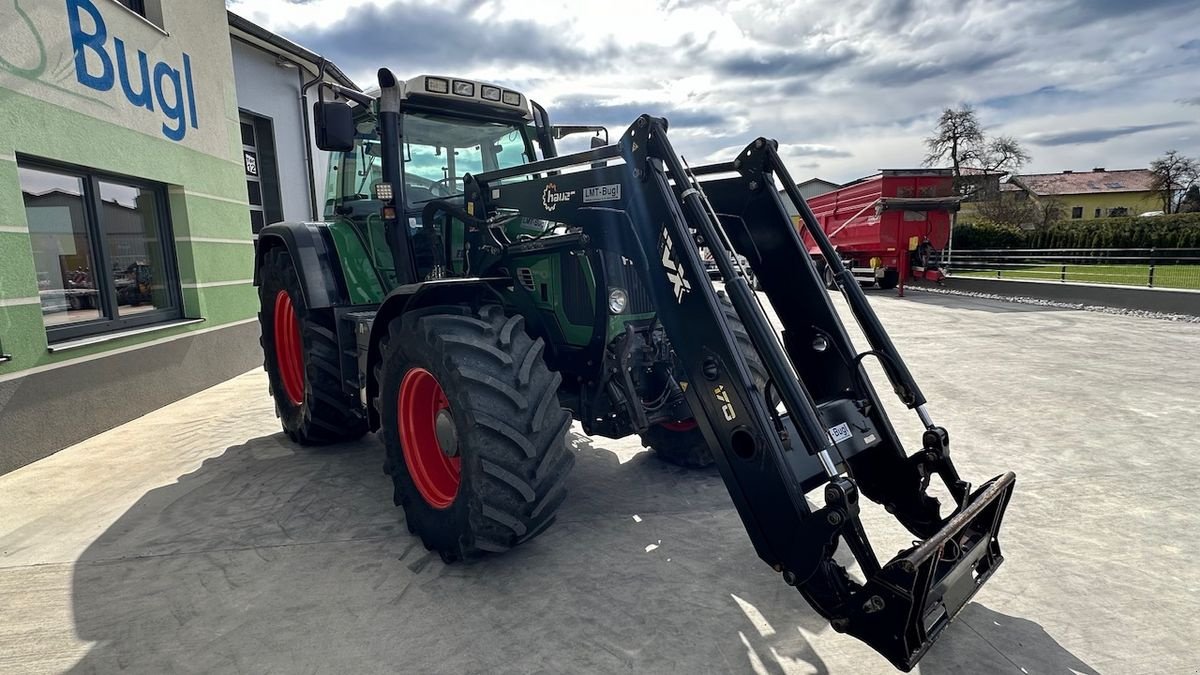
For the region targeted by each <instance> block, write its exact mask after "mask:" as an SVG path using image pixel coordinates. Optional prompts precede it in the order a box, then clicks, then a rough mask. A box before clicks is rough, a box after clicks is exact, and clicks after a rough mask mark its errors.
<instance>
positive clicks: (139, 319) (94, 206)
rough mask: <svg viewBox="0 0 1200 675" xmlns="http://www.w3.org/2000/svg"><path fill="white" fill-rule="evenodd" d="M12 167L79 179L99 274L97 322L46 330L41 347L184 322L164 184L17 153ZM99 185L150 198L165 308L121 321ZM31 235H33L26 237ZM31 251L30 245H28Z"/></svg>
mask: <svg viewBox="0 0 1200 675" xmlns="http://www.w3.org/2000/svg"><path fill="white" fill-rule="evenodd" d="M17 166H18V167H19V168H22V169H31V170H34V171H45V172H49V173H57V174H61V175H67V176H71V177H73V178H78V179H79V180H80V181H81V182H82V184H83V195H82V196H81V199H82V200H83V217H84V226H85V227H86V228H87V233H88V239H89V241H90V247H91V250H90V251H89V253H91V256H92V260H93V261H94V263H93V264H94V265H95V266H96V268H97V269H99V270H104V273H103V274H97V275H95V278H96V286H97V291H99V293H98V300H99V302H98V309H99V310H100V314H101V317H100V318H99V319H91V320H87V321H78V322H74V323H68V324H63V325H61V326H46V325H44V324H43V328H44V329H45V331H46V342H47V343H48V344H50V345H54V344H56V343H59V342H63V341H67V340H74V339H77V338H81V337H92V336H96V335H103V334H105V333H116V332H120V331H123V330H128V329H131V328H140V327H142V326H149V325H153V324H158V323H166V322H169V321H174V320H177V319H180V318H182V316H183V289H182V286H181V285H180V275H179V260H178V255H177V253H176V250H175V235H174V228H173V227H172V224H171V212H170V209H169V208H168V203H167V186H166V185H165V184H163V183H158V182H155V181H151V180H147V179H144V178H138V177H136V176H126V175H123V174H118V173H111V172H107V171H101V170H98V169H93V168H91V167H87V166H82V165H79V164H71V163H68V162H59V161H54V160H48V159H44V158H41V157H32V156H29V155H25V154H22V153H17ZM100 183H119V184H121V185H127V186H129V187H134V188H137V189H139V190H146V191H149V192H152V193H153V194H154V206H155V209H154V210H155V214H154V215H155V218H156V220H157V224H158V238H159V241H160V242H162V248H163V251H162V263H163V267H164V269H163V276H164V280H163V285H164V287H165V291H166V297H167V299H168V300H169V301H170V306H168V307H163V308H155V309H150V310H145V311H141V312H138V313H137V314H135V315H132V316H126V317H122V316H120V312H119V299H118V298H117V290H116V286H115V285H114V284H113V282H112V277H111V273H112V272H111V263H110V259H109V252H108V247H107V245H106V240H105V229H104V223H103V222H102V221H101V218H100V214H101V213H103V203H102V200H101V196H100ZM24 202H25V200H24V197H22V198H21V208H22V209H24V208H25V204H24ZM31 234H32V233H31ZM31 245H32V242H31Z"/></svg>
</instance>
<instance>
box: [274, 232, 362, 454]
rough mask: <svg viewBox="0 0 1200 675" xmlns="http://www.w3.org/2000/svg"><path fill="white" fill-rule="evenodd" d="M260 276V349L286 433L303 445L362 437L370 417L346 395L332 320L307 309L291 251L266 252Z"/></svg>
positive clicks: (357, 402)
mask: <svg viewBox="0 0 1200 675" xmlns="http://www.w3.org/2000/svg"><path fill="white" fill-rule="evenodd" d="M260 272H261V279H262V283H261V285H260V286H259V289H258V295H259V303H260V307H261V311H259V313H258V322H259V324H260V326H261V328H262V330H261V333H260V337H259V344H260V345H262V350H263V368H264V369H265V370H266V371H267V379H268V381H269V382H270V393H271V396H272V397H274V399H275V415H276V416H277V417H279V421H280V423H281V424H282V425H283V431H284V433H286V434H287V435H288V437H289V438H291V439H292V440H293V441H295V442H297V443H300V444H301V445H322V444H326V443H336V442H338V441H351V440H355V439H357V438H360V437H362V435H363V434H365V433H366V432H367V417H366V411H365V410H363V409H362V406H361V405H360V404H359V401H358V397H356V396H352V395H349V394H346V393H345V391H344V390H343V389H342V380H341V378H342V369H341V365H340V358H339V350H338V345H337V334H336V332H335V326H334V323H333V315H332V314H331V313H328V312H323V311H319V310H318V311H310V310H309V309H308V307H307V306H306V305H305V303H304V294H303V293H302V292H301V291H300V280H299V277H298V276H297V274H296V268H295V265H294V264H293V263H292V256H291V255H290V254H289V253H288V251H287V249H284V248H273V249H271V250H270V251H268V252H267V254H266V256H265V258H264V260H263V266H262V269H261V270H260Z"/></svg>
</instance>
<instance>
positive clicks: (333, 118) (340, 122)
mask: <svg viewBox="0 0 1200 675" xmlns="http://www.w3.org/2000/svg"><path fill="white" fill-rule="evenodd" d="M313 126H314V128H315V130H316V134H317V147H318V148H320V149H322V150H326V151H328V152H350V151H351V150H353V149H354V133H355V128H354V113H353V112H352V111H351V110H350V106H349V104H346V103H343V102H340V101H317V102H316V103H314V104H313Z"/></svg>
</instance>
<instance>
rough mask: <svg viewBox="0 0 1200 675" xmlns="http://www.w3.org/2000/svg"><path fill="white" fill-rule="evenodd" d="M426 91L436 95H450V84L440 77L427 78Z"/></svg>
mask: <svg viewBox="0 0 1200 675" xmlns="http://www.w3.org/2000/svg"><path fill="white" fill-rule="evenodd" d="M425 90H426V91H429V92H432V93H434V94H449V93H450V82H449V81H447V80H444V79H442V78H440V77H427V78H425Z"/></svg>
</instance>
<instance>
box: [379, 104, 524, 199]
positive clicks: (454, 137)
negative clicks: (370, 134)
mask: <svg viewBox="0 0 1200 675" xmlns="http://www.w3.org/2000/svg"><path fill="white" fill-rule="evenodd" d="M403 134H404V136H403V140H404V145H403V148H402V151H403V153H404V188H405V192H406V193H407V195H408V203H409V204H410V205H413V204H419V203H421V202H426V201H429V200H430V199H438V198H442V197H449V196H451V195H459V194H462V191H463V181H462V178H463V176H465V175H466V174H468V173H470V174H478V173H483V172H485V171H495V170H496V169H505V168H508V167H510V166H517V165H519V164H525V163H528V162H529V161H531V160H530V159H529V157H528V147H527V143H526V138H525V130H524V126H523V125H519V124H507V123H503V122H483V121H479V120H468V119H462V118H456V117H442V116H438V115H429V114H424V113H407V114H405V115H404V132H403Z"/></svg>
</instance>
